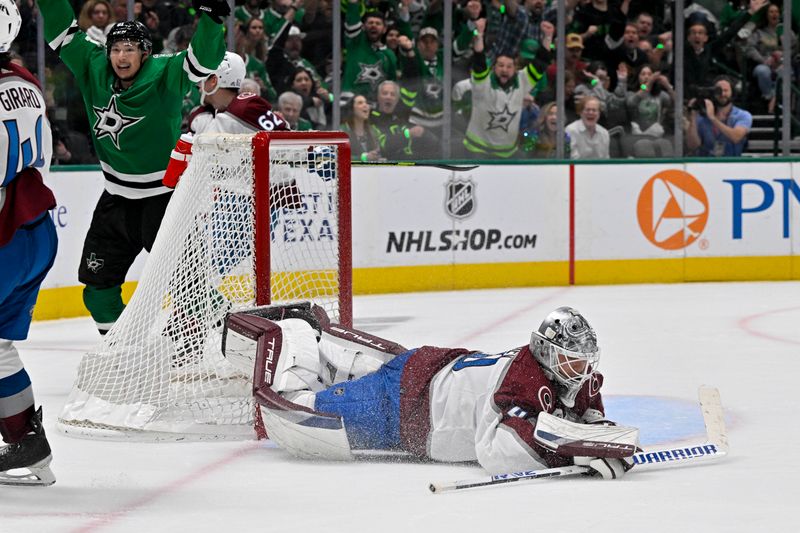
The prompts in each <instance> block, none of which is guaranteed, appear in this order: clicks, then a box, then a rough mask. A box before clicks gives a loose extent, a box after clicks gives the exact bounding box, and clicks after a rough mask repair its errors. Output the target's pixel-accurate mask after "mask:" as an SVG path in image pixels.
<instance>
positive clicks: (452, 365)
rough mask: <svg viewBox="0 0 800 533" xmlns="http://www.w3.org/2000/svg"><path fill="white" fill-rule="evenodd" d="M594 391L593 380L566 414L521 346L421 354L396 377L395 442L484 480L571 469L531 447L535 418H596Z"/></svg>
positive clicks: (597, 380)
mask: <svg viewBox="0 0 800 533" xmlns="http://www.w3.org/2000/svg"><path fill="white" fill-rule="evenodd" d="M601 385H602V376H601V375H599V374H595V375H593V376H592V378H591V379H590V380H589V381H587V382H586V383H585V384H584V386H583V388H582V389H581V390H580V392H579V393H578V396H577V398H576V400H575V404H574V406H573V407H572V408H568V407H566V406H565V405H563V404H562V403H561V402H560V400H559V399H558V396H557V395H558V389H557V386H556V385H555V383H553V382H551V381H550V380H549V379H548V378H547V376H546V375H545V373H544V371H543V370H542V368H541V366H540V365H539V364H538V363H537V362H536V360H535V359H534V358H533V356H532V355H531V353H530V350H529V349H528V347H527V346H525V347H522V348H516V349H513V350H509V351H507V352H503V353H499V354H482V353H475V352H468V351H466V350H450V349H444V348H433V347H430V346H425V347H422V348H419V349H418V350H417V351H416V352H415V353H414V355H413V356H412V357H411V358H410V359H409V360H408V362H407V363H406V365H405V367H404V370H403V377H402V381H401V390H402V393H401V398H400V435H401V442H402V444H403V447H404V448H406V449H408V450H409V451H411V452H414V453H417V454H420V455H425V456H427V457H430V458H431V459H434V460H437V461H470V460H473V461H474V460H477V461H478V462H479V463H480V464H481V466H483V467H484V468H485V469H486V470H487V471H489V472H491V473H503V472H509V471H516V470H523V469H534V468H541V467H542V466H543V465H546V466H563V465H566V464H571V459H569V458H566V457H561V456H558V455H556V454H554V453H552V452H551V451H549V450H546V449H545V448H543V447H541V446H540V445H539V444H538V443H536V441H535V440H534V438H533V433H534V428H535V424H536V418H537V416H538V414H539V413H540V412H541V411H547V412H548V413H553V412H554V411H557V410H561V412H563V413H567V412H569V413H570V416H571V417H573V418H575V419H580V418H581V416H582V415H583V413H584V412H585V411H586V410H587V409H590V408H591V409H596V410H598V411H600V412H603V405H602V400H601V396H600V387H601Z"/></svg>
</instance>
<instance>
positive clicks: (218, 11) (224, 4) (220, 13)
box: [192, 0, 231, 24]
mask: <svg viewBox="0 0 800 533" xmlns="http://www.w3.org/2000/svg"><path fill="white" fill-rule="evenodd" d="M192 7H194V8H195V9H196V10H197V11H202V12H203V13H205V14H206V15H208V16H209V17H211V20H213V21H214V22H216V23H217V24H222V19H224V18H225V17H227V16H228V15H230V14H231V6H230V5H228V1H227V0H192Z"/></svg>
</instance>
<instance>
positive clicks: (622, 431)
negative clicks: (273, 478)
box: [223, 303, 638, 479]
mask: <svg viewBox="0 0 800 533" xmlns="http://www.w3.org/2000/svg"><path fill="white" fill-rule="evenodd" d="M223 353H224V354H225V356H226V357H227V358H228V360H229V361H230V362H231V363H232V364H234V365H235V366H236V367H238V368H240V369H241V370H242V371H244V372H246V373H248V374H252V375H253V376H254V384H253V392H254V395H255V398H256V401H258V403H259V404H261V405H262V407H263V408H262V415H263V417H264V425H265V427H266V429H267V432H268V434H269V436H270V438H271V439H272V440H274V441H275V442H276V443H277V444H278V445H280V446H281V447H283V448H285V449H286V450H287V451H289V452H290V453H292V454H294V455H296V456H298V457H304V458H309V459H352V457H353V453H354V451H355V452H356V453H357V451H358V450H395V451H403V452H408V453H411V454H414V455H417V456H419V457H422V458H428V459H432V460H435V461H449V462H461V461H475V460H477V461H478V462H479V463H480V464H481V466H483V467H484V468H485V469H486V470H487V471H489V472H490V473H501V472H510V471H518V470H528V469H537V468H542V467H543V466H547V467H555V466H565V465H570V464H579V465H586V466H589V467H590V469H591V471H592V472H593V473H596V474H599V475H602V476H603V477H604V478H606V479H612V478H618V477H621V476H622V475H623V474H624V473H625V471H626V470H627V469H628V468H629V467H630V465H631V464H632V462H631V460H630V457H631V456H632V455H633V454H634V452H635V450H636V448H637V446H638V430H637V429H636V428H630V427H624V426H617V425H615V424H614V423H613V422H610V421H609V420H607V419H606V418H605V415H604V411H603V402H602V398H601V395H600V388H601V386H602V384H603V376H602V375H601V374H599V373H598V372H597V371H596V369H597V363H598V360H599V356H600V349H599V347H598V345H597V337H596V335H595V332H594V330H593V329H592V327H591V326H590V325H589V323H588V322H587V321H586V319H585V318H584V317H583V316H582V315H581V314H580V313H579V312H578V311H576V310H575V309H572V308H570V307H560V308H558V309H556V310H554V311H553V312H551V313H550V314H549V315H547V317H546V318H545V319H544V321H543V322H542V324H541V325H540V326H539V328H538V329H537V330H536V331H534V332H533V334H532V335H531V340H530V343H529V344H528V345H526V346H522V347H519V348H514V349H511V350H508V351H505V352H502V353H498V354H485V353H482V352H476V351H470V350H465V349H462V348H435V347H432V346H422V347H420V348H414V349H411V350H407V349H405V348H403V347H402V346H400V345H398V344H396V343H394V342H391V341H387V340H385V339H381V338H378V337H375V336H373V335H370V334H368V333H365V332H363V331H359V330H355V329H350V328H346V327H343V326H341V325H338V324H332V323H330V321H329V320H328V317H327V316H326V315H325V312H324V311H323V310H322V309H320V308H318V307H316V306H315V307H314V308H313V309H312V307H311V305H310V304H308V303H305V304H298V305H291V306H267V307H261V308H256V309H252V310H246V311H242V312H237V313H232V314H230V315H228V317H227V318H226V323H225V333H224V336H223Z"/></svg>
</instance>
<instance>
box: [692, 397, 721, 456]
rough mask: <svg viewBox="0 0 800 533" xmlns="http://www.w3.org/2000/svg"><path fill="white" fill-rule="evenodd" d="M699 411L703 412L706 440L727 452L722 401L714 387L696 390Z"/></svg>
mask: <svg viewBox="0 0 800 533" xmlns="http://www.w3.org/2000/svg"><path fill="white" fill-rule="evenodd" d="M698 396H699V398H700V409H701V410H702V411H703V422H705V425H706V432H707V433H708V440H709V441H710V442H711V443H713V444H715V445H716V446H717V447H718V448H720V449H721V450H724V451H725V452H727V451H728V432H727V430H726V429H725V415H724V413H723V412H722V401H721V400H720V397H719V391H718V390H717V389H716V388H715V387H708V386H705V385H703V386H701V387H700V389H699V390H698Z"/></svg>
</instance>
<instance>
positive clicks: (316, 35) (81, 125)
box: [15, 0, 798, 164]
mask: <svg viewBox="0 0 800 533" xmlns="http://www.w3.org/2000/svg"><path fill="white" fill-rule="evenodd" d="M333 1H334V0H237V1H236V8H235V10H234V14H233V16H234V18H235V25H234V32H235V34H234V36H233V39H232V40H230V41H229V42H234V43H235V52H236V53H238V54H239V55H240V56H241V57H242V58H243V59H244V61H245V64H246V69H247V74H248V80H247V82H246V84H245V87H246V90H248V91H255V92H258V93H259V94H260V95H261V96H262V97H264V98H266V99H267V100H268V101H269V102H271V103H272V105H273V106H274V107H275V108H276V109H277V110H278V111H279V112H280V113H281V114H282V115H283V116H284V117H285V119H286V120H287V122H289V124H291V125H292V127H293V128H294V129H297V130H309V129H321V130H325V129H331V128H332V127H333V110H334V106H339V108H340V110H341V124H340V129H343V130H345V131H347V132H348V133H349V134H350V137H351V142H352V152H353V154H354V158H355V159H361V160H363V161H374V160H404V159H412V160H421V159H442V158H443V157H444V156H445V155H446V154H449V156H450V158H451V159H482V160H487V159H510V158H514V159H546V158H554V157H556V155H557V152H558V151H559V150H558V148H559V144H562V145H563V153H564V157H567V158H575V159H587V158H588V159H595V158H652V157H680V156H739V155H741V154H742V152H743V150H744V149H745V147H746V144H747V140H748V132H749V130H750V128H751V126H752V120H753V119H752V115H754V114H765V113H772V112H774V111H775V110H776V105H779V104H780V101H779V98H780V97H779V95H778V93H777V91H776V89H777V88H778V87H779V86H780V76H781V72H782V65H783V63H784V61H791V63H792V66H793V67H795V68H793V72H797V71H798V69H797V68H796V67H797V66H798V65H797V63H798V59H797V57H796V56H795V53H796V52H797V38H796V35H797V33H796V31H795V32H791V29H789V28H790V27H791V24H785V23H784V20H783V16H782V12H781V11H782V5H783V1H782V0H773V1H770V0H698V1H692V0H686V1H685V2H684V4H685V9H684V10H683V12H682V13H679V14H678V15H677V20H678V21H679V23H680V24H683V25H684V31H685V32H684V35H685V42H684V57H683V79H684V80H685V83H684V87H683V89H684V97H685V99H684V101H683V102H676V92H675V68H674V67H675V57H674V49H675V43H674V29H675V28H674V27H673V26H674V22H673V21H674V20H676V18H675V13H674V2H673V1H672V0H563V2H564V3H565V11H566V15H567V16H566V19H567V24H566V28H565V30H564V33H565V35H564V42H565V48H566V50H565V57H566V61H565V72H564V76H563V79H561V80H559V79H557V69H556V63H555V61H556V50H555V43H556V42H557V36H558V31H557V29H556V10H557V6H556V1H555V0H452V1H453V26H452V28H450V30H451V32H449V33H450V34H451V35H452V38H453V41H452V50H453V62H452V65H446V64H445V62H444V59H443V38H444V35H445V31H444V11H443V5H444V2H445V1H446V0H341V4H340V5H341V12H342V32H341V35H342V38H343V40H342V43H341V44H342V54H343V58H344V60H343V65H342V68H341V87H342V94H341V97H340V98H338V99H337V98H335V97H334V94H333V92H332V75H333V68H334V65H333V61H332V57H333V48H334V47H333V37H332V36H333V26H332V20H333V4H332V2H333ZM18 3H19V4H20V10H21V13H22V16H23V28H22V31H21V34H22V38H20V39H18V40H17V43H18V44H19V48H18V49H17V50H15V52H16V54H17V56H16V57H17V60H19V61H20V62H22V63H23V64H26V65H27V66H28V67H29V68H32V69H33V70H35V69H36V60H37V56H36V54H37V41H36V14H37V12H36V4H35V2H33V0H20V1H19V2H18ZM72 4H73V7H74V8H75V12H76V13H80V16H79V17H78V21H77V22H78V25H79V27H80V28H81V29H82V30H83V31H85V32H86V34H87V35H88V36H89V37H90V38H91V39H93V40H95V41H97V42H98V43H102V42H104V40H105V35H106V34H107V32H108V31H109V29H110V28H111V26H112V25H113V24H114V23H115V22H116V21H119V20H125V19H127V17H128V13H127V1H126V0H73V1H72ZM134 6H135V8H134V17H135V18H136V19H138V20H139V21H141V22H143V23H144V24H145V25H146V26H147V27H148V29H149V30H150V32H151V34H152V37H153V43H154V53H171V52H176V51H180V50H183V49H185V48H186V47H187V46H188V43H189V40H190V39H191V36H192V34H193V31H194V27H195V25H196V20H197V13H195V12H194V9H192V6H191V1H188V0H184V1H178V0H165V1H156V0H136V2H135V3H134ZM795 15H797V14H795ZM784 31H790V32H791V33H790V36H791V42H792V57H791V58H784V57H783V54H782V50H783V47H782V42H781V36H782V35H783V33H784ZM445 69H450V72H451V79H452V83H453V86H452V88H451V89H452V90H451V98H452V101H451V109H452V116H451V117H449V121H445V116H444V112H445V106H444V101H443V98H444V80H445V75H444V73H445ZM70 77H71V74H70V73H69V72H68V71H67V70H66V69H65V68H64V66H63V65H62V64H61V63H60V62H59V61H58V59H57V58H56V56H55V55H54V54H53V53H52V51H50V50H49V49H48V51H47V52H46V88H47V92H46V97H47V99H48V102H47V103H48V109H50V110H52V111H51V116H50V119H51V122H52V124H53V126H54V132H55V142H56V143H57V146H56V149H55V150H54V153H55V163H57V164H81V163H93V162H96V158H94V155H93V151H92V147H91V145H90V143H89V141H88V136H87V135H86V133H85V132H87V131H89V128H90V125H91V124H90V123H91V121H92V120H93V117H91V116H87V112H86V110H85V109H84V108H83V106H82V104H81V99H80V98H79V97H78V95H77V94H76V90H75V84H74V83H73V82H72V80H71V79H70ZM795 77H796V75H795ZM795 81H796V80H792V82H793V83H794V82H795ZM558 83H561V84H563V86H564V90H565V95H566V102H565V106H564V108H563V109H559V108H558V107H557V106H556V105H555V101H556V92H557V91H556V88H557V84H558ZM199 98H200V95H199V91H196V90H193V91H192V92H191V93H190V94H187V96H186V100H185V105H184V114H185V115H187V116H188V114H189V112H190V110H191V109H192V108H193V107H194V106H196V105H197V104H198V103H199ZM676 105H681V106H683V113H684V115H683V116H684V124H683V128H684V130H683V139H684V144H683V147H682V149H681V148H679V150H678V152H677V153H676V151H675V143H674V124H675V120H674V113H675V109H676ZM559 113H561V114H563V116H564V120H565V122H564V123H565V124H566V130H565V137H564V138H562V139H559V138H558V135H557V127H556V124H557V119H558V117H559ZM446 122H449V123H450V124H451V130H450V135H449V138H450V141H451V144H450V146H449V147H448V149H447V150H445V147H444V139H445V138H447V137H448V136H446V135H445V134H444V133H445V132H443V127H444V125H445V123H446Z"/></svg>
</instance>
